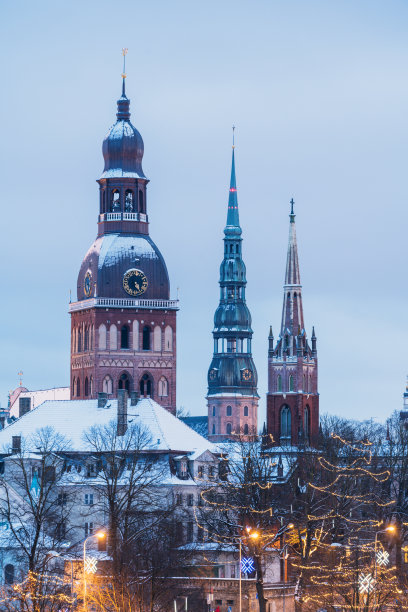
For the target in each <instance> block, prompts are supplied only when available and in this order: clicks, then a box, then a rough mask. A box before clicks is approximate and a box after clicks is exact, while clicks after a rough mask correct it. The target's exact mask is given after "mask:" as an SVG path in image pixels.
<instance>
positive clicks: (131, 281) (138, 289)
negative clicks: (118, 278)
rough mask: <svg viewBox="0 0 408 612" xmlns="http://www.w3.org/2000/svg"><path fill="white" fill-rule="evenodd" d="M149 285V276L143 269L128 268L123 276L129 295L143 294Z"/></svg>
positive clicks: (124, 286) (124, 285)
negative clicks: (147, 276)
mask: <svg viewBox="0 0 408 612" xmlns="http://www.w3.org/2000/svg"><path fill="white" fill-rule="evenodd" d="M147 285H148V283H147V278H146V276H145V274H143V272H142V271H141V270H136V269H133V270H128V271H127V272H126V273H125V275H124V277H123V288H124V290H125V291H126V293H128V294H129V295H133V296H137V295H142V293H144V292H145V291H146V289H147Z"/></svg>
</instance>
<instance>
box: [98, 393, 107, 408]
mask: <svg viewBox="0 0 408 612" xmlns="http://www.w3.org/2000/svg"><path fill="white" fill-rule="evenodd" d="M107 401H108V394H107V393H98V408H105V406H106V403H107Z"/></svg>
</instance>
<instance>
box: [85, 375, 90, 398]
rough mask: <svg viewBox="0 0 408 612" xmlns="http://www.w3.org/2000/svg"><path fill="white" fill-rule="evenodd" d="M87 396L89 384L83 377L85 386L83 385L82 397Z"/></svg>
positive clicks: (86, 378)
mask: <svg viewBox="0 0 408 612" xmlns="http://www.w3.org/2000/svg"><path fill="white" fill-rule="evenodd" d="M88 394H89V382H88V377H87V376H86V377H85V384H84V395H85V397H88Z"/></svg>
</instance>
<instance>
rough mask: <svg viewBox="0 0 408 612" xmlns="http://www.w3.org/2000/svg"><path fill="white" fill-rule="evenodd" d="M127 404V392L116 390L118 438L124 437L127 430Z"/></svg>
mask: <svg viewBox="0 0 408 612" xmlns="http://www.w3.org/2000/svg"><path fill="white" fill-rule="evenodd" d="M127 403H128V392H127V391H126V389H118V423H117V435H118V436H124V435H125V433H126V430H127Z"/></svg>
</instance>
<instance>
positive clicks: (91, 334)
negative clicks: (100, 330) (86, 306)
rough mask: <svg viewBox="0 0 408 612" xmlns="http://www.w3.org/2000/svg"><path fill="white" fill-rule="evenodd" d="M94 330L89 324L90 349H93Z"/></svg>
mask: <svg viewBox="0 0 408 612" xmlns="http://www.w3.org/2000/svg"><path fill="white" fill-rule="evenodd" d="M94 332H95V328H94V326H93V325H91V326H90V328H89V348H90V349H91V351H92V350H93V347H94Z"/></svg>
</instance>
